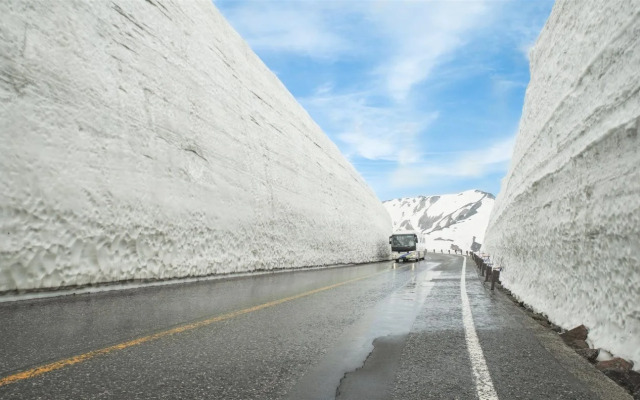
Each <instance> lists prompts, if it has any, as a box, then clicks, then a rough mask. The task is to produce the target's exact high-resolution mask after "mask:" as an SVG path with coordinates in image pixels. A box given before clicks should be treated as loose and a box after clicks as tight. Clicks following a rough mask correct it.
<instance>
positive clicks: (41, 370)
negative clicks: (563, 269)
mask: <svg viewBox="0 0 640 400" xmlns="http://www.w3.org/2000/svg"><path fill="white" fill-rule="evenodd" d="M387 271H389V270H384V271H380V272H376V273H374V274H369V275H365V276H362V277H360V278H354V279H350V280H347V281H344V282H340V283H336V284H333V285H329V286H325V287H321V288H319V289H314V290H310V291H308V292H304V293H300V294H297V295H294V296H290V297H285V298H282V299H279V300H274V301H270V302H268V303H264V304H260V305H257V306H253V307H249V308H245V309H242V310H238V311H232V312H230V313H226V314H222V315H218V316H217V317H212V318H208V319H205V320H202V321H198V322H194V323H191V324H186V325H181V326H178V327H175V328H172V329H169V330H166V331H162V332H158V333H155V334H153V335H148V336H143V337H139V338H137V339H133V340H129V341H127V342H123V343H119V344H116V345H113V346H109V347H105V348H102V349H99V350H93V351H90V352H88V353H84V354H80V355H77V356H74V357H70V358H66V359H64V360H59V361H55V362H52V363H49V364H45V365H41V366H39V367H35V368H32V369H29V370H26V371H22V372H18V373H16V374H13V375H9V376H5V377H4V378H0V387H1V386H4V385H8V384H10V383H14V382H18V381H21V380H24V379H29V378H34V377H36V376H39V375H42V374H46V373H47V372H51V371H55V370H57V369H61V368H64V367H67V366H70V365H74V364H78V363H81V362H83V361H87V360H90V359H92V358H94V357H97V356H101V355H105V354H109V353H112V352H114V351H117V350H123V349H126V348H128V347H133V346H137V345H139V344H143V343H146V342H151V341H153V340H157V339H160V338H163V337H165V336H169V335H175V334H177V333H181V332H185V331H190V330H193V329H196V328H201V327H203V326H207V325H211V324H213V323H216V322H220V321H225V320H228V319H231V318H235V317H238V316H240V315H244V314H248V313H251V312H254V311H258V310H262V309H265V308H269V307H273V306H277V305H279V304H282V303H286V302H288V301H292V300H296V299H300V298H302V297H307V296H311V295H313V294H316V293H320V292H324V291H326V290H329V289H334V288H337V287H339V286H343V285H346V284H348V283H352V282H356V281H361V280H363V279H367V278H371V277H372V276H375V275H379V274H382V273H384V272H387Z"/></svg>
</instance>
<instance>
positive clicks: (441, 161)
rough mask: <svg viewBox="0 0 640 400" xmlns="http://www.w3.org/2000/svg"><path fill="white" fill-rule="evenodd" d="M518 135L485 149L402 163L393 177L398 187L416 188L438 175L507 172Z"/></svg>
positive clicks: (473, 176) (469, 176)
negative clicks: (408, 163)
mask: <svg viewBox="0 0 640 400" xmlns="http://www.w3.org/2000/svg"><path fill="white" fill-rule="evenodd" d="M514 143H515V135H511V136H509V137H507V138H503V139H500V140H498V141H496V142H494V143H491V144H489V145H488V146H487V147H484V148H477V149H473V150H465V151H460V152H456V153H455V154H453V155H452V154H451V153H445V154H442V156H443V157H433V158H432V160H431V161H423V162H420V163H413V164H410V165H401V166H399V167H398V168H397V169H396V170H395V171H393V173H392V174H391V176H390V182H392V183H393V185H394V186H395V187H402V188H408V187H416V185H421V184H424V183H425V182H428V181H429V180H431V179H433V178H434V177H437V178H438V179H443V178H445V179H466V178H477V177H481V176H483V175H486V174H488V173H493V172H497V171H506V169H507V167H508V164H509V161H510V159H511V154H512V152H513V145H514Z"/></svg>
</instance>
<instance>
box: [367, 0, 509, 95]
mask: <svg viewBox="0 0 640 400" xmlns="http://www.w3.org/2000/svg"><path fill="white" fill-rule="evenodd" d="M490 4H491V3H489V2H488V1H484V0H477V1H472V2H470V1H467V2H460V1H448V2H445V1H427V2H408V3H403V7H398V4H397V3H394V2H382V3H376V6H375V7H372V8H371V9H370V18H371V20H372V21H373V22H374V24H376V25H378V26H379V28H380V29H382V30H383V31H384V32H386V33H387V35H388V40H389V43H390V47H389V49H390V50H391V51H390V54H388V57H387V59H386V60H385V61H384V62H383V63H381V64H380V65H379V66H378V73H380V74H382V75H383V76H384V79H385V81H386V84H387V89H388V91H389V94H390V96H391V97H392V98H393V99H395V100H396V101H404V100H405V99H406V98H407V96H408V95H409V93H410V92H411V90H412V88H413V87H414V86H415V85H416V84H419V83H420V82H423V81H424V80H426V79H428V78H429V77H430V76H431V75H432V72H433V69H434V68H435V67H436V66H438V65H439V64H441V63H442V62H443V61H444V60H446V59H447V58H448V57H449V56H451V54H452V53H454V52H455V51H456V50H457V49H459V48H460V47H461V46H463V45H464V44H465V43H466V42H467V37H468V33H469V32H470V31H472V30H473V29H474V28H478V27H480V26H482V25H484V24H485V23H486V17H487V14H488V13H489V12H490V11H491V7H490ZM493 4H494V5H495V4H498V3H493Z"/></svg>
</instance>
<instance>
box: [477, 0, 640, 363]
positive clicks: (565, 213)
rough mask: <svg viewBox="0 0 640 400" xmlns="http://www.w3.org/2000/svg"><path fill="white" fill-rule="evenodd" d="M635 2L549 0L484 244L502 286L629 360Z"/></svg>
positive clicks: (636, 271) (639, 117)
mask: <svg viewBox="0 0 640 400" xmlns="http://www.w3.org/2000/svg"><path fill="white" fill-rule="evenodd" d="M638 66H640V3H638V2H633V1H626V0H616V1H597V0H589V1H580V2H578V1H571V0H561V1H558V2H557V3H556V5H555V6H554V9H553V12H552V14H551V16H550V18H549V20H548V22H547V25H546V26H545V28H544V29H543V31H542V33H541V35H540V38H539V39H538V42H537V44H536V46H535V47H534V49H533V50H532V52H531V83H530V84H529V87H528V89H527V94H526V100H525V106H524V110H523V116H522V120H521V123H520V132H519V134H518V138H517V142H516V146H515V149H514V154H513V160H512V165H511V168H510V171H509V173H508V175H507V177H506V178H505V180H504V181H503V183H502V190H501V192H500V194H499V195H498V197H497V200H496V205H495V208H494V210H493V213H492V216H491V220H490V222H489V226H488V228H487V234H486V235H487V240H486V249H487V251H488V252H489V253H491V254H492V255H493V257H494V260H496V261H498V262H499V263H500V264H502V265H503V266H505V270H504V272H503V275H502V276H501V277H502V278H503V280H504V283H505V285H506V286H507V287H509V288H510V289H511V290H513V291H514V293H516V294H517V296H519V297H520V298H521V299H522V300H524V301H525V302H526V303H528V304H530V305H531V306H533V307H534V308H535V309H536V310H537V311H541V312H544V313H546V314H547V315H548V316H549V318H550V319H551V320H552V321H553V322H555V323H556V324H559V325H561V326H562V327H564V328H573V327H575V326H577V325H579V324H581V323H584V324H585V325H586V326H587V327H588V328H589V329H590V333H589V338H590V340H591V341H592V342H593V343H594V344H595V346H596V347H602V348H605V349H608V350H610V351H612V352H613V353H614V354H616V355H618V356H621V357H624V358H627V359H632V360H633V361H635V363H636V368H638V367H640V138H639V137H638V136H639V131H640V68H639V67H638Z"/></svg>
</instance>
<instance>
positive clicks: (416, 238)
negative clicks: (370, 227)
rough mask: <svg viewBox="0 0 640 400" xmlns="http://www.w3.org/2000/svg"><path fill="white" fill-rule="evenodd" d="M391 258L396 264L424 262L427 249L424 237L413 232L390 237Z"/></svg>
mask: <svg viewBox="0 0 640 400" xmlns="http://www.w3.org/2000/svg"><path fill="white" fill-rule="evenodd" d="M389 244H390V245H391V257H392V258H393V259H394V260H395V261H396V262H404V261H409V260H412V261H420V260H424V257H425V254H426V248H425V243H424V237H423V236H422V235H418V234H416V233H415V232H413V231H408V232H396V233H394V234H393V235H391V236H389Z"/></svg>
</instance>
